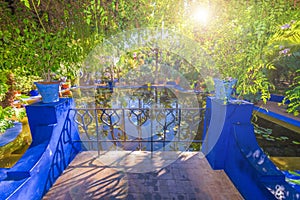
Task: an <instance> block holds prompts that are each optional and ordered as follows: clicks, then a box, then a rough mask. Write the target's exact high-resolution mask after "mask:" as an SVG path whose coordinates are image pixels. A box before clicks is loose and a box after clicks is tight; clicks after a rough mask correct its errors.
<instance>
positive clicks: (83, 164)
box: [43, 151, 243, 200]
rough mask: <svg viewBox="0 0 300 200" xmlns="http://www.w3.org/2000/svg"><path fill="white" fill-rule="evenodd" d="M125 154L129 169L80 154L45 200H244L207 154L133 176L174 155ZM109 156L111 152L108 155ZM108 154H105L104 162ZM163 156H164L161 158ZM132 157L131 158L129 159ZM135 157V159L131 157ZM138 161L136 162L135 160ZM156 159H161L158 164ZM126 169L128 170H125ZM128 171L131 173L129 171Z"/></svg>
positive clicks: (184, 157)
mask: <svg viewBox="0 0 300 200" xmlns="http://www.w3.org/2000/svg"><path fill="white" fill-rule="evenodd" d="M164 153H165V152H156V154H154V155H153V158H152V159H153V160H146V161H147V162H146V161H144V160H143V159H151V157H150V156H149V152H143V151H140V152H138V151H137V152H134V153H131V152H124V155H122V156H124V158H122V159H123V160H126V162H123V164H124V165H126V163H127V164H128V165H127V166H120V165H118V166H116V165H113V164H111V165H107V164H106V165H105V164H103V163H102V162H101V159H100V160H97V152H82V153H80V154H78V155H77V156H76V157H75V159H74V160H73V161H72V163H71V164H70V165H69V167H68V168H67V169H66V170H65V171H64V173H63V174H62V175H61V176H60V177H59V178H58V179H57V181H56V182H55V184H54V185H53V186H52V188H51V189H50V191H49V192H48V193H47V194H46V195H45V196H44V198H43V199H44V200H60V199H61V200H69V199H70V200H76V199H78V200H85V199H87V200H89V199H127V200H145V199H149V200H172V199H174V200H179V199H180V200H181V199H182V200H185V199H187V200H222V199H229V200H231V199H234V200H240V199H243V198H242V197H241V195H240V194H239V192H238V191H237V189H236V188H235V187H234V185H233V184H232V182H231V181H230V179H229V178H228V177H227V176H226V174H225V173H224V171H222V170H212V169H211V167H210V166H209V164H208V162H207V160H206V159H205V158H203V155H199V153H197V152H196V153H195V152H186V153H184V154H182V155H180V158H179V159H178V160H176V162H172V163H171V164H170V165H167V166H165V167H163V168H157V169H156V170H155V171H150V172H145V173H136V172H135V173H130V172H129V171H130V170H131V168H133V167H134V163H139V164H140V162H143V163H144V164H145V163H148V164H149V163H158V164H159V165H160V164H163V162H164V160H163V159H162V158H166V159H171V158H173V157H172V156H174V153H173V154H172V153H167V152H166V154H167V155H166V156H164V155H163V154H164ZM108 154H109V153H108ZM105 155H106V154H105V153H103V155H101V156H102V159H103V158H104V157H103V156H105ZM159 155H160V156H162V157H159ZM126 156H128V158H126ZM130 156H133V157H130ZM136 156H137V157H138V160H135V159H134V158H135V157H136ZM155 159H158V161H156V160H155ZM141 166H142V165H141ZM124 170H125V171H124ZM126 170H128V171H126Z"/></svg>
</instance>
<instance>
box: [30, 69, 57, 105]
mask: <svg viewBox="0 0 300 200" xmlns="http://www.w3.org/2000/svg"><path fill="white" fill-rule="evenodd" d="M47 76H48V78H47V79H46V80H45V81H39V82H34V84H35V85H36V87H37V89H38V91H39V93H40V95H41V96H42V102H43V103H53V102H58V101H59V86H60V81H54V80H52V79H51V72H50V70H48V75H47Z"/></svg>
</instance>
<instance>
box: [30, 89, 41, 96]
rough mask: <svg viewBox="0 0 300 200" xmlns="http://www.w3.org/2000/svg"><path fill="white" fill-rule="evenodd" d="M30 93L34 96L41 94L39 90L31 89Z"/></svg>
mask: <svg viewBox="0 0 300 200" xmlns="http://www.w3.org/2000/svg"><path fill="white" fill-rule="evenodd" d="M29 95H30V96H32V97H34V96H37V95H39V92H38V91H37V90H31V91H30V92H29Z"/></svg>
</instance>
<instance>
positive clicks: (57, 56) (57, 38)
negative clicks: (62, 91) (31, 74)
mask: <svg viewBox="0 0 300 200" xmlns="http://www.w3.org/2000/svg"><path fill="white" fill-rule="evenodd" d="M39 42H40V43H41V46H42V48H41V50H40V51H37V57H38V61H37V64H38V66H37V68H36V69H37V73H38V74H39V76H40V77H43V79H44V80H43V81H37V82H34V84H35V85H36V87H37V89H38V92H39V94H40V95H41V96H42V102H43V103H52V102H58V101H59V86H60V80H59V76H57V74H56V72H58V71H59V69H60V68H61V67H63V65H62V63H63V62H65V60H66V59H67V56H68V55H67V53H66V51H67V48H68V47H67V45H66V44H65V43H66V39H65V38H64V37H63V36H61V35H60V34H52V33H45V34H44V36H43V37H41V38H40V40H39Z"/></svg>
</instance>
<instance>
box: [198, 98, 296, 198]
mask: <svg viewBox="0 0 300 200" xmlns="http://www.w3.org/2000/svg"><path fill="white" fill-rule="evenodd" d="M207 101H208V103H207V105H208V106H210V108H208V109H209V110H210V111H209V113H208V114H210V115H211V120H210V123H209V127H208V131H207V133H206V137H205V138H204V143H203V147H202V152H203V153H204V154H205V155H206V158H207V160H208V162H209V164H210V165H211V167H212V168H213V169H223V170H224V171H225V172H226V174H227V175H228V177H229V178H230V179H231V181H232V182H233V183H234V185H235V186H236V188H237V189H238V190H239V192H240V193H241V194H242V195H243V197H244V198H245V199H280V197H284V198H285V199H300V194H299V193H298V192H297V191H296V190H295V189H294V188H292V187H291V186H290V185H289V184H288V183H287V182H286V181H285V176H284V175H283V174H282V172H281V171H280V170H278V169H277V167H276V166H275V165H274V164H273V163H272V162H271V161H270V159H269V158H268V157H267V155H266V154H265V153H264V152H263V151H262V149H261V148H260V147H259V146H258V144H257V141H256V138H255V135H254V129H253V126H252V124H251V116H252V111H253V104H251V103H248V102H245V101H237V100H235V101H232V102H229V103H227V104H224V103H223V101H219V100H217V99H215V98H214V97H208V99H207Z"/></svg>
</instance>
